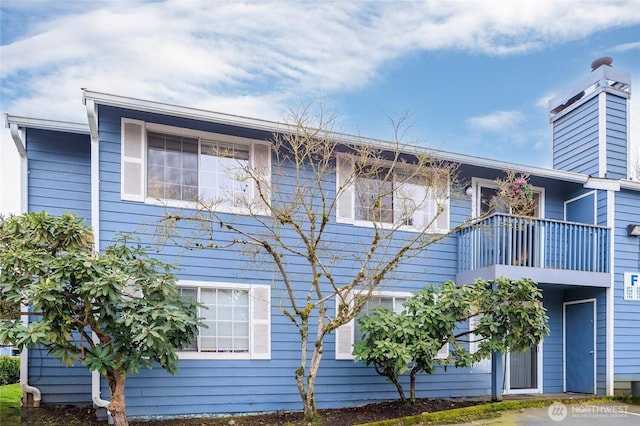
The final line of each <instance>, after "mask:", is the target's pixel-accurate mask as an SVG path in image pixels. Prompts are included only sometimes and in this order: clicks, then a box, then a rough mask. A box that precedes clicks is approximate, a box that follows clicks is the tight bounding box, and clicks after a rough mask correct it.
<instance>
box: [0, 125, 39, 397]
mask: <svg viewBox="0 0 640 426" xmlns="http://www.w3.org/2000/svg"><path fill="white" fill-rule="evenodd" d="M5 117H6V125H7V127H8V128H9V131H10V133H11V138H12V139H13V143H14V144H15V145H16V148H17V150H18V153H19V154H20V213H27V212H28V209H29V205H28V200H27V196H28V190H29V188H28V186H27V184H28V182H27V178H28V168H27V146H26V142H25V139H24V137H23V136H24V134H23V132H22V131H21V130H20V128H19V127H18V124H17V123H15V122H12V121H11V120H10V119H9V116H8V115H5ZM28 309H29V308H28V306H26V305H21V306H20V311H21V312H26V311H28ZM22 325H24V326H25V327H27V326H28V325H29V315H23V317H22ZM20 387H21V388H22V391H23V392H24V393H25V395H24V397H23V401H24V405H27V400H28V396H27V394H31V395H33V407H36V408H37V407H40V401H42V393H40V389H38V388H37V387H35V386H31V385H30V384H29V350H28V349H27V348H22V350H21V351H20Z"/></svg>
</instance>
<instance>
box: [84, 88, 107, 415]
mask: <svg viewBox="0 0 640 426" xmlns="http://www.w3.org/2000/svg"><path fill="white" fill-rule="evenodd" d="M83 101H84V104H85V106H86V107H87V120H88V122H89V135H90V136H91V227H92V228H93V243H94V249H95V250H96V251H100V169H99V167H100V151H99V149H100V146H99V144H98V141H99V140H100V139H99V138H98V117H97V113H96V107H95V104H94V102H93V101H92V100H88V99H83ZM93 339H94V341H96V339H97V336H96V335H95V333H94V334H93ZM91 401H92V402H93V405H94V407H98V408H108V407H109V404H110V401H108V400H106V399H102V398H101V397H100V372H98V371H92V372H91ZM109 423H111V415H109Z"/></svg>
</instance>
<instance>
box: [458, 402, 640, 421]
mask: <svg viewBox="0 0 640 426" xmlns="http://www.w3.org/2000/svg"><path fill="white" fill-rule="evenodd" d="M590 396H591V395H588V396H587V397H590ZM537 397H538V398H540V397H545V398H548V397H550V395H538V396H537ZM568 397H569V396H568V395H567V394H559V395H558V399H561V398H563V399H567V398H568ZM587 397H583V396H578V397H577V399H587ZM508 399H521V398H514V397H511V396H510V397H509V398H508ZM460 425H463V426H471V425H473V426H477V425H504V426H507V425H522V426H534V425H558V426H583V425H606V426H612V425H616V426H627V425H628V426H631V425H634V426H637V425H640V406H638V405H629V404H624V403H619V402H604V403H585V404H581V403H580V402H577V403H574V404H566V405H565V404H562V403H560V402H555V403H553V404H552V405H551V406H549V407H539V408H525V409H522V410H515V411H504V412H502V414H501V416H500V417H498V418H494V419H487V420H476V421H473V422H469V423H462V424H460V423H459V424H458V426H460Z"/></svg>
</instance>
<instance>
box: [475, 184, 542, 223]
mask: <svg viewBox="0 0 640 426" xmlns="http://www.w3.org/2000/svg"><path fill="white" fill-rule="evenodd" d="M473 181H474V182H476V185H477V191H476V200H477V205H476V206H475V209H476V210H475V211H476V212H478V213H479V214H478V215H486V214H490V213H507V214H508V213H511V212H510V211H509V207H508V206H507V205H506V204H505V203H504V201H502V200H500V198H499V197H498V186H497V185H496V184H495V182H493V181H490V180H486V179H476V178H474V179H473ZM532 191H533V199H534V201H535V207H534V211H533V217H543V212H544V188H538V187H533V188H532Z"/></svg>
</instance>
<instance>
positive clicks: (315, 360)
mask: <svg viewBox="0 0 640 426" xmlns="http://www.w3.org/2000/svg"><path fill="white" fill-rule="evenodd" d="M318 339H319V340H317V341H316V344H315V345H314V349H313V354H312V355H311V362H310V364H309V374H308V375H307V400H306V402H305V404H304V420H305V421H306V422H311V423H313V422H316V421H317V420H318V418H319V417H318V410H316V390H315V389H316V377H317V376H318V370H319V369H320V361H321V360H322V345H323V340H324V339H323V338H322V337H318Z"/></svg>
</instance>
